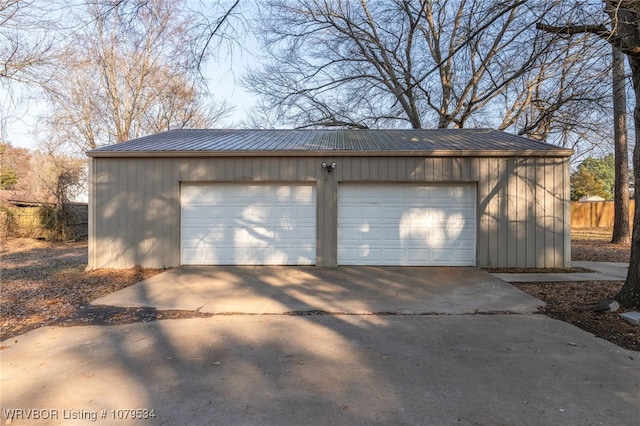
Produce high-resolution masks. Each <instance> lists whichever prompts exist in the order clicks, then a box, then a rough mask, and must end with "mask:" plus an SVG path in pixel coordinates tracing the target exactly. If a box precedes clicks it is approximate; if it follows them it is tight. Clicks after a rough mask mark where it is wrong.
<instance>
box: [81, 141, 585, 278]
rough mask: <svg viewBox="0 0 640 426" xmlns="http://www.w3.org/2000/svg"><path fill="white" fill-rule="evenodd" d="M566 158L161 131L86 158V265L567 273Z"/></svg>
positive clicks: (502, 149) (523, 149)
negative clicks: (378, 267) (514, 269)
mask: <svg viewBox="0 0 640 426" xmlns="http://www.w3.org/2000/svg"><path fill="white" fill-rule="evenodd" d="M571 153H572V151H571V150H567V149H561V148H558V147H555V146H552V145H547V144H544V143H542V142H538V141H533V140H530V139H526V138H522V137H518V136H514V135H511V134H507V133H504V132H499V131H495V130H482V129H456V130H173V131H168V132H164V133H160V134H157V135H153V136H147V137H143V138H140V139H136V140H132V141H129V142H125V143H122V144H117V145H112V146H107V147H104V148H100V149H96V150H93V151H90V152H89V153H88V155H89V157H90V189H89V266H90V267H93V268H105V267H106V268H130V267H133V266H136V265H141V266H143V267H153V268H163V267H172V266H178V265H317V266H320V267H335V266H339V265H389V266H391V265H402V266H479V267H523V268H526V267H537V268H556V267H568V266H570V258H571V255H570V223H569V221H570V218H569V156H570V155H571Z"/></svg>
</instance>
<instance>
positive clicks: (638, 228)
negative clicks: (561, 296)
mask: <svg viewBox="0 0 640 426" xmlns="http://www.w3.org/2000/svg"><path fill="white" fill-rule="evenodd" d="M599 3H600V6H601V7H602V6H604V8H603V9H604V12H605V13H604V14H602V13H600V14H593V13H589V14H588V15H587V16H586V19H585V20H584V22H582V23H581V24H579V25H573V24H560V25H555V24H547V23H544V22H540V23H538V28H539V29H540V30H543V31H547V32H551V33H554V34H563V35H566V36H573V35H575V34H584V33H589V34H594V35H596V36H598V37H600V38H602V39H604V40H606V41H607V42H609V43H610V44H612V45H613V46H615V47H616V48H618V49H619V50H620V51H621V52H622V53H624V54H625V55H626V57H627V60H628V62H629V66H630V68H631V79H632V82H633V90H634V96H635V103H636V105H635V109H634V114H633V118H634V127H635V135H636V136H635V137H636V141H635V142H636V143H635V147H634V151H633V172H634V180H635V183H636V187H637V186H638V184H640V25H639V24H640V2H637V1H629V0H605V1H602V2H599ZM635 202H636V205H639V202H640V191H635ZM616 299H618V301H619V302H620V303H621V304H623V305H627V306H631V307H633V306H640V208H636V209H635V213H634V218H633V232H632V237H631V257H630V261H629V272H628V274H627V279H626V281H625V283H624V286H623V287H622V289H621V290H620V292H619V293H618V294H617V295H616Z"/></svg>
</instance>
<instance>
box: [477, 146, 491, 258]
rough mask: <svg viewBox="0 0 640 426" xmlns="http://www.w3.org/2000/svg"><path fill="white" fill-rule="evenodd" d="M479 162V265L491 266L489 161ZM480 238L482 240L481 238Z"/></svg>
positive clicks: (481, 159) (482, 159) (480, 159)
mask: <svg viewBox="0 0 640 426" xmlns="http://www.w3.org/2000/svg"><path fill="white" fill-rule="evenodd" d="M477 161H478V195H479V197H480V204H481V206H482V210H481V211H480V218H479V220H478V227H479V230H480V232H479V237H478V246H477V252H478V253H477V256H478V263H479V265H481V266H491V259H490V257H489V223H488V220H487V216H488V214H489V193H488V192H487V188H488V186H489V177H488V161H487V159H486V158H479V159H477ZM480 236H481V237H482V238H480Z"/></svg>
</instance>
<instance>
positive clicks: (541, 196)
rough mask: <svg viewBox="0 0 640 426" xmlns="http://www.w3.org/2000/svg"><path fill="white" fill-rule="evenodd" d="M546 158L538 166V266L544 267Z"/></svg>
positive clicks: (536, 219) (536, 222)
mask: <svg viewBox="0 0 640 426" xmlns="http://www.w3.org/2000/svg"><path fill="white" fill-rule="evenodd" d="M544 167H545V166H544V159H538V161H537V166H536V218H535V227H536V268H544V255H545V244H544V225H545V206H544V202H545V192H546V190H545V185H546V183H545V180H544V179H545V170H544Z"/></svg>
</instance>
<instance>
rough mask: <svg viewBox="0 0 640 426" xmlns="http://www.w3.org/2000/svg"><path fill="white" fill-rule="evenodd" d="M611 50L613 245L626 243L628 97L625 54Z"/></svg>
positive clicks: (628, 240) (627, 222)
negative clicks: (613, 179) (613, 153)
mask: <svg viewBox="0 0 640 426" xmlns="http://www.w3.org/2000/svg"><path fill="white" fill-rule="evenodd" d="M611 49H612V68H613V72H612V75H613V123H614V124H613V139H614V144H615V189H614V216H613V217H614V219H613V237H612V239H611V242H612V243H613V244H629V243H630V242H631V230H630V227H629V152H628V149H627V96H626V91H625V75H624V54H623V53H622V52H620V51H619V50H618V49H617V48H616V47H614V46H611Z"/></svg>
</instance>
